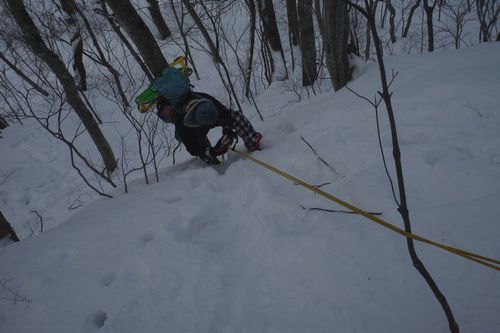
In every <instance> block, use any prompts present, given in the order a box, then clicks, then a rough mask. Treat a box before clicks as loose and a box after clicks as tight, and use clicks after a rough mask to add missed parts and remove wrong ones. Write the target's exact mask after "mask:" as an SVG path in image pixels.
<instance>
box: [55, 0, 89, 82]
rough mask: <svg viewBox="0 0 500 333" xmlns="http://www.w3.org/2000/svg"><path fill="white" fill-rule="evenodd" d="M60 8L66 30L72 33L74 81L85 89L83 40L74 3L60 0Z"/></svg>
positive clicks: (69, 0)
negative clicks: (62, 12) (64, 15)
mask: <svg viewBox="0 0 500 333" xmlns="http://www.w3.org/2000/svg"><path fill="white" fill-rule="evenodd" d="M60 2H61V8H62V10H63V11H64V13H65V14H66V17H65V21H66V25H67V26H68V28H69V29H68V30H69V31H70V33H71V34H72V36H71V40H70V42H71V47H72V48H73V70H74V71H75V74H76V75H75V81H76V84H77V86H78V88H79V89H80V90H82V91H85V90H87V72H86V71H85V66H84V65H83V40H82V35H81V33H80V26H79V24H78V18H77V17H76V10H75V9H76V3H75V1H74V0H60Z"/></svg>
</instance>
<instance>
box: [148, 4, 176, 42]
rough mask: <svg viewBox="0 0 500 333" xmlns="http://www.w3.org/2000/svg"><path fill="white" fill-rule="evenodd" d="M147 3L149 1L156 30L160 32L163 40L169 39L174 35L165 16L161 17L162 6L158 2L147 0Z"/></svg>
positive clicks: (150, 12)
mask: <svg viewBox="0 0 500 333" xmlns="http://www.w3.org/2000/svg"><path fill="white" fill-rule="evenodd" d="M147 1H148V10H149V14H150V15H151V19H152V20H153V23H154V24H155V27H156V29H158V32H159V33H160V36H161V39H167V38H168V37H170V36H171V35H172V33H171V32H170V29H169V28H168V26H167V23H166V22H165V20H164V19H163V16H162V15H161V10H160V6H159V5H158V1H157V0H147Z"/></svg>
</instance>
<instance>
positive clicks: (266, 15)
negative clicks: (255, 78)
mask: <svg viewBox="0 0 500 333" xmlns="http://www.w3.org/2000/svg"><path fill="white" fill-rule="evenodd" d="M257 6H258V8H259V14H260V17H261V21H262V27H263V28H264V39H265V41H266V42H267V43H269V46H270V47H271V50H272V52H273V53H274V54H272V55H271V60H272V61H273V62H272V63H271V70H272V77H273V79H276V80H278V81H283V80H286V79H287V78H288V72H287V69H286V61H285V53H284V52H283V45H282V44H281V39H280V33H279V30H278V24H277V23H276V13H275V12H274V6H273V1H272V0H257ZM275 53H279V56H280V57H281V59H280V60H281V61H282V66H283V68H282V69H281V70H283V73H277V72H276V71H277V67H276V66H277V65H276V63H275V62H276V61H277V60H278V59H276V54H275Z"/></svg>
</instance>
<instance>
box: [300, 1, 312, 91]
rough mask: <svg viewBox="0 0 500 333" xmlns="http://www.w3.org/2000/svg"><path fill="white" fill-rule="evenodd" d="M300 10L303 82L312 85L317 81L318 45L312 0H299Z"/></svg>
mask: <svg viewBox="0 0 500 333" xmlns="http://www.w3.org/2000/svg"><path fill="white" fill-rule="evenodd" d="M298 10H299V12H300V14H301V15H300V20H299V28H300V52H301V54H302V84H303V85H304V86H311V85H312V84H313V83H314V81H316V46H315V43H314V23H313V15H312V0H299V1H298Z"/></svg>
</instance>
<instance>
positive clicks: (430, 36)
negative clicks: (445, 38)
mask: <svg viewBox="0 0 500 333" xmlns="http://www.w3.org/2000/svg"><path fill="white" fill-rule="evenodd" d="M436 3H437V0H434V4H432V6H430V5H429V0H424V11H425V14H426V16H427V50H428V51H429V52H433V51H434V22H433V15H434V8H436Z"/></svg>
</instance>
